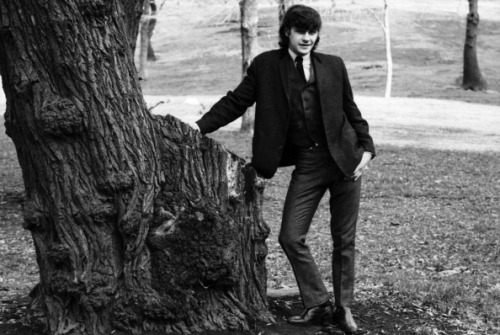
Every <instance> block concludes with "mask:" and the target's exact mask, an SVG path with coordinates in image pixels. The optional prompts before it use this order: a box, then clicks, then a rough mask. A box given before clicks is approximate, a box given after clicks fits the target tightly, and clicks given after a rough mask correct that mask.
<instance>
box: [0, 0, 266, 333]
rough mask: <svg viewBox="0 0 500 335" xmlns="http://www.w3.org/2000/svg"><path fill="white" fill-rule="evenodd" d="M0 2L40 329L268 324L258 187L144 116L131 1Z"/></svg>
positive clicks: (174, 126) (207, 146)
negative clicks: (34, 263) (35, 269)
mask: <svg viewBox="0 0 500 335" xmlns="http://www.w3.org/2000/svg"><path fill="white" fill-rule="evenodd" d="M137 3H138V1H137V0H109V1H102V0H87V1H84V2H77V1H73V0H45V1H31V0H19V1H11V0H0V26H1V27H2V29H1V30H0V74H1V78H2V81H3V88H4V91H5V95H6V98H7V110H6V114H5V126H6V131H7V134H8V136H10V137H11V138H12V140H13V142H14V145H15V147H16V151H17V156H18V159H19V163H20V166H21V168H22V172H23V180H24V185H25V194H26V198H25V201H24V213H23V215H24V227H25V228H26V229H28V230H29V231H30V232H31V235H32V237H33V241H34V246H35V250H36V253H37V262H38V266H39V271H40V282H39V284H38V285H37V286H36V288H35V289H34V290H33V292H32V294H31V296H32V299H33V300H32V302H31V306H30V311H31V317H32V318H31V321H32V324H35V323H37V322H38V324H39V326H40V328H43V329H44V330H46V331H47V332H49V333H50V334H51V335H60V334H70V335H80V334H81V335H88V334H92V335H101V334H110V333H112V331H113V330H115V329H116V330H123V331H124V332H126V333H133V334H140V333H142V332H144V331H150V332H157V333H174V332H175V333H182V334H188V333H190V332H196V331H204V330H220V329H249V328H250V327H251V326H252V325H253V324H254V323H255V322H258V321H260V322H269V321H271V320H272V316H271V315H270V313H269V312H268V309H267V301H266V269H265V256H266V253H267V248H266V244H265V239H266V237H267V235H268V233H269V229H268V227H267V225H266V224H265V222H264V221H263V219H262V189H263V186H262V185H261V184H259V182H256V180H257V179H256V174H255V171H254V170H253V169H251V168H250V167H245V162H244V161H243V160H242V159H240V158H238V157H236V156H234V155H233V154H231V153H229V152H227V151H226V150H224V149H223V148H222V147H221V146H220V145H218V144H217V143H215V142H214V141H212V140H210V139H209V138H206V137H202V136H201V135H200V134H199V133H197V132H195V131H194V130H192V129H191V128H190V127H189V126H187V125H186V124H184V123H181V122H180V121H178V120H176V119H175V118H173V117H160V116H153V115H151V114H150V113H149V112H148V110H147V109H146V107H145V103H144V100H143V96H142V92H141V89H140V84H139V78H138V75H137V70H136V68H135V66H134V53H133V51H134V50H133V48H131V46H133V45H134V41H135V39H136V38H137V33H138V28H137V27H138V24H139V19H140V15H137V13H138V12H140V11H141V5H142V1H140V2H139V7H138V6H137Z"/></svg>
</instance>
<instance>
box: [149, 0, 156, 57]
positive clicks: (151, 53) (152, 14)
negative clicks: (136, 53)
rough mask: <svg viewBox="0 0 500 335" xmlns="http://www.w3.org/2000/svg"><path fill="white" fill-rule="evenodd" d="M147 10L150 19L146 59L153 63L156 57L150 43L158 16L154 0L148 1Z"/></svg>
mask: <svg viewBox="0 0 500 335" xmlns="http://www.w3.org/2000/svg"><path fill="white" fill-rule="evenodd" d="M149 8H150V14H149V16H150V18H149V24H148V57H147V59H148V60H150V61H155V60H156V55H155V51H154V49H153V45H152V43H151V37H152V36H153V32H154V29H155V26H156V20H157V18H156V15H157V14H158V10H157V7H156V3H155V1H154V0H150V1H149Z"/></svg>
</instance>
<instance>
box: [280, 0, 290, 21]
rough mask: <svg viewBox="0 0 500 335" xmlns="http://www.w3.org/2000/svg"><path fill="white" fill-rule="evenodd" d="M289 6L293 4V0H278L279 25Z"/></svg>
mask: <svg viewBox="0 0 500 335" xmlns="http://www.w3.org/2000/svg"><path fill="white" fill-rule="evenodd" d="M290 6H293V0H278V20H279V24H280V25H281V22H283V17H284V16H285V13H286V11H287V9H288V8H289V7H290Z"/></svg>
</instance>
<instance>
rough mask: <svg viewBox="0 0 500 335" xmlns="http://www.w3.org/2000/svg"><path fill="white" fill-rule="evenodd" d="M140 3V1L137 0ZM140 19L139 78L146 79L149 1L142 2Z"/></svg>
mask: <svg viewBox="0 0 500 335" xmlns="http://www.w3.org/2000/svg"><path fill="white" fill-rule="evenodd" d="M138 1H140V0H138ZM142 1H143V4H142V10H143V12H142V17H141V25H140V29H139V33H140V35H139V37H140V38H139V39H140V48H139V77H141V78H142V79H144V80H145V79H147V77H148V73H147V59H148V47H149V13H150V11H151V9H150V7H149V0H142Z"/></svg>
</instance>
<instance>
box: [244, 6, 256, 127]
mask: <svg viewBox="0 0 500 335" xmlns="http://www.w3.org/2000/svg"><path fill="white" fill-rule="evenodd" d="M240 13H241V15H240V16H241V18H240V20H241V58H242V62H241V64H242V75H243V76H245V75H246V73H247V69H248V67H249V66H250V64H251V63H252V60H253V58H254V57H255V56H256V53H257V48H258V43H257V39H258V23H259V13H258V7H257V0H240ZM254 120H255V107H254V106H252V107H250V108H249V109H248V110H247V111H246V112H245V114H243V117H242V119H241V128H240V131H241V132H253V124H254Z"/></svg>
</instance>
